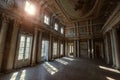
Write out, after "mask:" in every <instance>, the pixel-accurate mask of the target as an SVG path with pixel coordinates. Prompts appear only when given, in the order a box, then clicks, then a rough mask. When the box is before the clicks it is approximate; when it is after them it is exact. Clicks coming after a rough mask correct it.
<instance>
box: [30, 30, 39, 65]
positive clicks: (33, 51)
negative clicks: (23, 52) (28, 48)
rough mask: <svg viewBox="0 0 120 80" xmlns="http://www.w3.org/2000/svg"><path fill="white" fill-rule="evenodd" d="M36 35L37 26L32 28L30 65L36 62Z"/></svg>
mask: <svg viewBox="0 0 120 80" xmlns="http://www.w3.org/2000/svg"><path fill="white" fill-rule="evenodd" d="M37 35H38V30H37V28H35V30H34V39H33V50H32V60H31V66H33V65H35V64H36V53H37V51H36V48H37Z"/></svg>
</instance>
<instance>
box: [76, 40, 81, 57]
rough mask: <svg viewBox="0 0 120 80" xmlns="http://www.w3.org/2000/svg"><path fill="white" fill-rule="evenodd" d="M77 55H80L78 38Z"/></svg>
mask: <svg viewBox="0 0 120 80" xmlns="http://www.w3.org/2000/svg"><path fill="white" fill-rule="evenodd" d="M77 57H80V43H79V40H77Z"/></svg>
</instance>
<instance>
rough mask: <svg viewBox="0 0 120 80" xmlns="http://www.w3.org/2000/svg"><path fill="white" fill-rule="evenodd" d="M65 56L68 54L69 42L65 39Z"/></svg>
mask: <svg viewBox="0 0 120 80" xmlns="http://www.w3.org/2000/svg"><path fill="white" fill-rule="evenodd" d="M65 56H68V42H67V41H65Z"/></svg>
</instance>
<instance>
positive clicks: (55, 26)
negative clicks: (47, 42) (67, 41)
mask: <svg viewBox="0 0 120 80" xmlns="http://www.w3.org/2000/svg"><path fill="white" fill-rule="evenodd" d="M54 29H55V30H56V31H58V24H57V23H55V25H54Z"/></svg>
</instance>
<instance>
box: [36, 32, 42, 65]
mask: <svg viewBox="0 0 120 80" xmlns="http://www.w3.org/2000/svg"><path fill="white" fill-rule="evenodd" d="M38 34H39V42H38V52H37V62H38V63H40V62H41V50H42V30H39V33H38Z"/></svg>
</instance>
